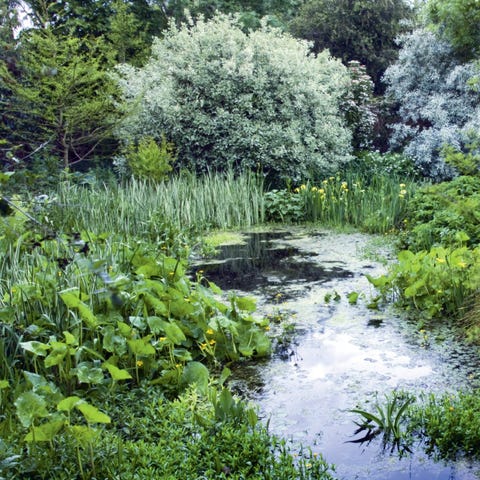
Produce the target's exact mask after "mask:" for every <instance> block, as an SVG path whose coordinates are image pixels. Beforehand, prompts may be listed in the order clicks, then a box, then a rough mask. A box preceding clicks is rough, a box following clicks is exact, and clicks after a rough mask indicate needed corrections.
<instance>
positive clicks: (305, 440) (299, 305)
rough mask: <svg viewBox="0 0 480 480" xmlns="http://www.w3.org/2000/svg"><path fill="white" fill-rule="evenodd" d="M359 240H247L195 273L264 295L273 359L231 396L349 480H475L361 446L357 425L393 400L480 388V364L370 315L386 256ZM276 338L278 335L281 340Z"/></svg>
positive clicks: (470, 471) (396, 319) (310, 235)
mask: <svg viewBox="0 0 480 480" xmlns="http://www.w3.org/2000/svg"><path fill="white" fill-rule="evenodd" d="M386 245H387V244H386V243H385V242H382V241H381V239H379V238H376V237H372V236H369V235H364V234H360V233H333V232H328V231H309V232H307V231H305V230H300V229H299V230H296V229H292V230H288V231H287V230H282V231H270V232H263V233H259V232H252V233H245V234H243V235H242V242H241V243H239V244H235V245H224V246H221V247H220V249H219V252H218V255H216V256H215V257H214V258H212V259H209V260H208V261H203V262H202V263H200V262H197V263H196V264H195V267H194V268H195V269H196V270H203V272H204V273H203V275H204V276H205V277H206V278H208V279H209V280H211V281H213V282H215V283H216V284H217V285H219V286H220V287H221V288H223V289H224V290H225V291H226V292H227V293H228V292H231V291H235V292H237V293H238V294H239V295H250V296H255V297H256V298H257V301H258V314H259V315H269V316H270V318H271V319H272V327H271V329H272V335H273V336H274V337H275V336H276V338H277V340H276V341H275V348H274V354H273V355H272V357H271V358H270V359H268V360H266V361H261V362H257V363H251V362H249V363H246V364H243V365H241V366H240V367H238V368H237V369H236V370H235V372H234V376H233V377H234V378H233V380H232V382H231V384H230V386H231V387H232V388H233V389H234V390H235V391H237V392H239V393H241V394H242V395H244V396H247V397H248V398H249V399H251V400H253V401H254V402H255V403H256V404H257V405H258V408H259V411H260V415H261V417H262V418H263V419H264V420H265V421H268V422H269V428H270V430H271V431H272V432H273V433H276V434H278V435H280V436H282V437H284V438H286V439H289V441H291V442H294V443H295V444H300V443H301V444H303V445H304V446H307V447H310V448H311V449H312V450H313V451H314V452H319V453H322V454H323V455H324V457H325V459H326V460H327V462H329V463H332V464H335V466H336V476H337V478H339V479H344V480H354V479H355V480H367V479H368V480H375V479H378V480H404V479H405V480H406V479H418V480H434V479H435V480H447V479H449V480H470V479H472V480H473V479H475V478H479V477H478V475H477V474H476V472H479V471H480V466H479V465H471V464H468V463H467V462H465V461H457V462H450V463H440V462H439V463H436V462H434V461H433V460H432V459H431V458H429V457H428V456H427V455H426V454H425V453H424V452H423V449H422V448H421V447H418V448H417V449H416V451H414V452H413V453H411V454H404V455H403V456H399V455H398V453H395V452H393V453H391V452H390V450H387V451H385V449H384V448H383V447H382V443H381V439H380V438H376V439H374V440H373V441H371V442H370V443H369V444H368V445H367V444H366V443H352V440H355V439H358V438H359V436H361V435H357V436H355V435H354V432H355V429H356V425H355V424H354V420H359V418H358V416H356V415H355V414H353V413H351V412H349V409H352V408H355V407H357V406H359V407H360V408H362V409H365V410H370V411H373V404H374V402H375V400H376V398H377V397H378V400H379V401H380V402H381V401H382V399H384V398H385V397H384V395H385V394H388V393H390V392H392V390H395V389H398V390H405V391H408V392H411V393H413V394H417V393H420V392H426V393H430V392H432V393H444V392H454V391H457V390H459V389H462V390H468V389H471V388H473V387H477V386H479V385H480V376H479V373H478V372H479V370H478V366H479V365H478V364H479V363H480V362H479V356H478V353H477V352H474V351H473V350H472V348H471V347H468V346H465V345H463V344H462V343H461V342H460V341H457V340H455V339H454V338H452V335H451V334H449V332H448V331H447V332H442V331H441V330H438V331H435V332H431V331H430V332H427V331H425V330H423V329H419V327H418V326H416V325H413V324H411V323H410V322H408V320H407V319H406V318H404V317H403V316H402V313H401V312H398V311H396V310H395V309H393V307H386V308H383V309H381V310H373V309H371V308H369V303H370V302H371V299H372V297H373V296H374V295H375V292H374V290H373V287H371V285H370V284H369V282H368V280H367V279H366V277H365V274H367V273H368V274H370V275H372V276H377V275H380V274H382V273H384V271H385V268H386V267H385V261H381V259H384V260H385V259H388V257H389V248H388V246H386ZM276 330H278V331H276Z"/></svg>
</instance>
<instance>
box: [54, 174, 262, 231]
mask: <svg viewBox="0 0 480 480" xmlns="http://www.w3.org/2000/svg"><path fill="white" fill-rule="evenodd" d="M56 195H57V198H58V202H57V205H56V206H53V207H52V210H51V212H50V215H51V218H52V221H53V223H54V224H55V226H56V228H59V229H60V230H62V231H79V232H80V231H84V230H88V231H92V232H96V233H101V232H117V233H122V234H125V235H127V236H128V237H139V236H142V235H150V236H151V235H154V236H155V235H158V234H160V233H161V231H162V229H163V228H164V225H165V224H168V225H172V226H175V227H177V228H179V229H188V228H194V229H196V230H208V229H211V228H220V229H225V228H236V227H251V226H254V225H257V224H259V223H262V222H263V219H264V203H263V184H262V181H261V179H259V178H258V177H257V176H254V175H252V174H249V173H244V174H241V175H238V176H236V175H234V174H233V173H232V172H228V173H225V174H216V173H209V174H206V175H204V176H202V177H197V176H195V175H193V174H188V173H187V174H181V175H178V176H175V177H172V178H170V179H169V180H168V181H166V182H162V183H158V184H152V183H148V182H140V181H136V180H132V181H130V182H129V183H128V184H126V185H125V186H118V187H113V188H112V187H111V186H109V187H108V188H106V187H105V188H100V189H99V188H86V187H82V186H78V185H74V184H71V183H64V184H61V185H60V186H59V188H58V191H57V192H56ZM157 225H158V228H157V227H156V226H157Z"/></svg>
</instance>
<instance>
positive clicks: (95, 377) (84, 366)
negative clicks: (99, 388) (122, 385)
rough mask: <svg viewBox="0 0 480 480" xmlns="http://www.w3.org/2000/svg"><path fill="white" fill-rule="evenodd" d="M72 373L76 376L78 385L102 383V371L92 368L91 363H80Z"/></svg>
mask: <svg viewBox="0 0 480 480" xmlns="http://www.w3.org/2000/svg"><path fill="white" fill-rule="evenodd" d="M72 372H73V373H74V374H75V375H76V376H77V378H78V381H79V383H88V384H100V383H102V382H103V380H104V377H103V370H102V369H101V368H99V367H94V366H93V364H92V363H91V362H82V363H80V364H79V365H78V367H77V368H73V369H72Z"/></svg>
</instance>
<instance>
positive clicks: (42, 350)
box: [20, 340, 50, 357]
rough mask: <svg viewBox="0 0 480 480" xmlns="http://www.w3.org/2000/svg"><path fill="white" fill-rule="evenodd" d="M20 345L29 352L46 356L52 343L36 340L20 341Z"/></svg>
mask: <svg viewBox="0 0 480 480" xmlns="http://www.w3.org/2000/svg"><path fill="white" fill-rule="evenodd" d="M20 346H21V347H22V348H23V349H24V350H26V351H27V352H31V353H33V354H34V355H38V356H39V357H44V356H45V355H46V354H47V352H48V351H49V350H50V345H47V344H46V343H41V342H36V341H35V340H33V341H31V342H20Z"/></svg>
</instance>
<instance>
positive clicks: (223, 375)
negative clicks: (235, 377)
mask: <svg viewBox="0 0 480 480" xmlns="http://www.w3.org/2000/svg"><path fill="white" fill-rule="evenodd" d="M231 374H232V371H231V370H230V369H229V368H228V367H224V368H223V370H222V373H221V374H220V378H219V379H218V383H219V384H220V385H223V384H224V383H225V381H226V380H227V379H228V378H229V377H230V375H231Z"/></svg>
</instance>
